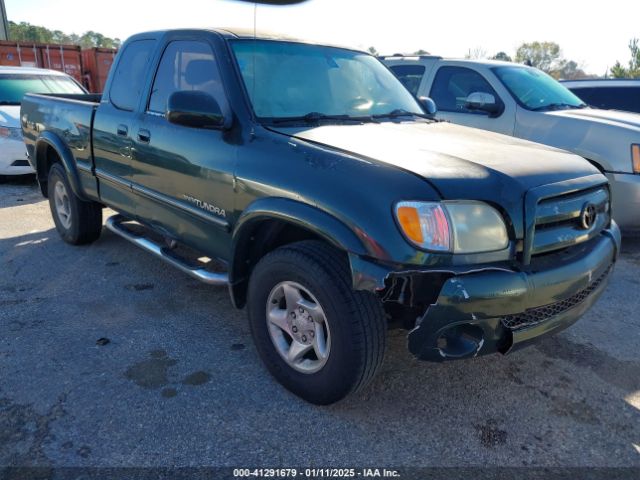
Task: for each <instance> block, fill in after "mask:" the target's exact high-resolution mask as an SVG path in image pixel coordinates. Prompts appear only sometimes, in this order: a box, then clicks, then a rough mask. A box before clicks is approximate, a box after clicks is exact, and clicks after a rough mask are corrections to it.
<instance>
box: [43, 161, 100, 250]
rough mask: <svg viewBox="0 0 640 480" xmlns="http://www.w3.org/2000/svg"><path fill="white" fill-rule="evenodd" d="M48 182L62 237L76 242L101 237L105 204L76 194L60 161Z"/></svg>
mask: <svg viewBox="0 0 640 480" xmlns="http://www.w3.org/2000/svg"><path fill="white" fill-rule="evenodd" d="M47 185H48V196H49V207H50V208H51V215H52V216H53V221H54V223H55V225H56V230H58V233H59V234H60V236H61V237H62V239H63V240H64V241H65V242H67V243H70V244H72V245H81V244H85V243H91V242H93V241H95V240H97V238H98V237H99V236H100V232H101V231H102V207H101V206H100V205H99V204H97V203H95V202H83V201H82V200H80V199H79V198H78V197H77V196H76V195H75V194H74V193H73V190H72V189H71V186H70V185H69V181H68V179H67V174H66V172H65V170H64V168H63V167H62V165H60V164H59V163H56V164H54V165H53V166H52V167H51V170H49V179H48V182H47Z"/></svg>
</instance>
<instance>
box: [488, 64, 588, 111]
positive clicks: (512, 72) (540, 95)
mask: <svg viewBox="0 0 640 480" xmlns="http://www.w3.org/2000/svg"><path fill="white" fill-rule="evenodd" d="M493 71H494V72H495V74H496V76H497V77H498V79H499V80H500V81H501V82H502V83H503V85H504V86H505V87H507V89H508V90H509V92H511V95H513V96H514V97H515V98H516V100H517V101H518V103H519V104H520V105H522V106H523V107H524V108H526V109H528V110H553V109H560V108H583V107H585V106H586V105H585V103H584V102H583V101H582V100H580V99H579V98H578V97H576V96H575V95H574V94H573V93H571V92H570V91H569V90H568V89H567V88H565V87H564V86H562V85H561V84H560V83H559V82H558V81H557V80H555V79H553V78H552V77H550V76H549V75H547V74H546V73H544V72H541V71H540V70H536V69H535V68H526V67H496V68H493Z"/></svg>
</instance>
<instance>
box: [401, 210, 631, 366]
mask: <svg viewBox="0 0 640 480" xmlns="http://www.w3.org/2000/svg"><path fill="white" fill-rule="evenodd" d="M619 248H620V231H619V229H618V227H617V226H616V225H615V223H613V222H612V226H611V227H610V228H609V229H608V230H606V231H604V232H603V233H602V234H601V235H599V236H598V237H596V238H594V239H592V240H590V241H589V242H586V243H585V244H583V245H582V246H581V247H580V248H578V249H573V250H572V251H570V252H563V253H562V254H558V256H554V257H551V258H549V257H547V258H546V259H541V260H540V261H539V263H537V264H535V263H532V265H531V267H532V268H530V269H529V270H528V271H526V272H525V271H508V270H504V269H503V270H496V269H485V270H478V271H475V272H472V273H465V274H457V275H456V274H454V275H451V276H449V277H448V278H447V279H446V280H444V283H443V284H442V287H441V288H440V293H439V295H438V297H437V300H436V301H435V302H434V303H432V304H431V305H430V306H428V308H426V312H425V313H424V314H423V315H422V316H421V317H420V318H418V319H417V321H416V323H415V328H413V329H412V330H411V331H410V332H409V336H408V341H409V350H410V351H411V353H412V354H413V355H415V356H416V357H417V358H419V359H421V360H428V361H436V362H440V361H446V360H455V359H463V358H470V357H475V356H478V355H486V354H490V353H495V352H501V353H504V354H506V353H508V352H511V351H513V350H514V349H517V348H520V347H523V346H525V345H527V344H529V343H531V342H532V341H534V340H537V339H539V338H540V337H542V336H545V335H548V334H551V333H555V332H558V331H560V330H562V329H564V328H567V327H568V326H570V325H571V324H573V323H574V322H575V321H576V320H578V319H579V318H580V317H581V316H582V315H583V314H584V313H585V312H586V311H587V310H588V309H589V308H590V307H591V305H593V304H594V303H595V301H596V300H597V299H598V297H599V296H600V295H601V294H602V292H603V291H604V289H605V288H606V285H607V283H608V279H609V276H610V273H611V271H612V269H613V265H614V263H615V260H616V258H617V255H618V251H619ZM392 275H393V273H392ZM420 275H423V276H425V277H428V276H429V275H432V272H430V271H428V270H425V271H424V272H421V273H420ZM423 311H424V310H423Z"/></svg>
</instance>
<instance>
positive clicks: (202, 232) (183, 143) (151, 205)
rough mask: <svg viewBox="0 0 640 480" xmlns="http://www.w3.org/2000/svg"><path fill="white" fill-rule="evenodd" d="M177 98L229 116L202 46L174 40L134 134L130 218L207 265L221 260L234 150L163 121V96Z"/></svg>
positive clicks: (218, 133) (208, 51) (208, 133)
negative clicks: (196, 99)
mask: <svg viewBox="0 0 640 480" xmlns="http://www.w3.org/2000/svg"><path fill="white" fill-rule="evenodd" d="M183 90H196V91H202V92H205V93H207V94H209V95H211V96H212V97H213V98H214V99H215V100H216V101H217V102H218V103H219V104H220V106H221V109H222V111H223V112H226V114H227V115H229V114H230V113H229V106H228V101H227V98H226V95H225V93H224V88H223V86H222V83H221V79H220V75H219V70H218V65H217V63H216V56H215V55H214V51H213V48H212V46H211V45H210V44H209V43H207V42H204V41H201V40H174V41H170V42H169V43H168V44H167V45H166V47H165V49H164V53H163V54H162V58H161V60H160V62H159V64H158V69H157V71H156V75H155V80H154V82H153V85H152V88H151V92H150V95H149V98H148V103H147V106H146V109H145V111H144V113H143V114H142V116H141V118H140V123H139V124H138V126H137V127H136V131H135V132H134V138H133V141H134V147H133V148H134V153H133V162H132V170H133V191H134V193H136V195H137V196H138V200H137V211H136V215H137V216H138V217H139V218H140V219H141V220H143V221H145V222H147V223H150V224H152V225H154V226H155V227H157V228H158V229H159V230H161V231H163V232H164V233H166V235H167V236H169V237H173V238H179V239H181V240H182V241H184V242H185V243H186V244H188V245H190V246H192V247H194V248H197V249H198V250H199V251H202V252H204V253H207V254H208V255H210V256H212V257H218V258H228V257H229V253H230V252H229V245H230V244H231V241H230V233H229V229H228V226H229V224H228V218H229V216H230V215H231V213H232V209H233V172H234V166H235V157H236V147H235V145H233V143H232V141H231V139H230V138H229V137H230V135H229V132H226V131H222V130H210V129H199V128H191V127H186V126H182V125H176V124H172V123H169V122H168V121H167V119H166V118H165V111H166V109H167V101H168V99H169V96H170V95H171V94H172V93H173V92H176V91H183Z"/></svg>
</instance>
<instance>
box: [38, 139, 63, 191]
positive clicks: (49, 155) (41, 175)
mask: <svg viewBox="0 0 640 480" xmlns="http://www.w3.org/2000/svg"><path fill="white" fill-rule="evenodd" d="M36 161H37V166H38V170H37V176H38V184H39V185H40V191H41V192H42V195H44V196H45V197H48V195H49V194H48V190H47V182H48V179H49V170H51V167H52V166H53V164H55V163H59V162H60V161H61V160H60V156H59V155H58V152H56V150H55V149H54V148H53V147H52V146H51V145H49V144H48V143H44V142H43V143H41V144H40V145H38V149H37V151H36Z"/></svg>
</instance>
